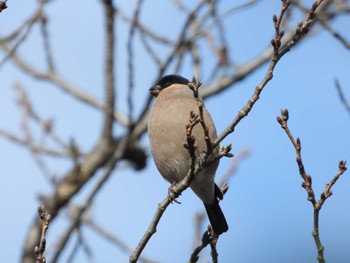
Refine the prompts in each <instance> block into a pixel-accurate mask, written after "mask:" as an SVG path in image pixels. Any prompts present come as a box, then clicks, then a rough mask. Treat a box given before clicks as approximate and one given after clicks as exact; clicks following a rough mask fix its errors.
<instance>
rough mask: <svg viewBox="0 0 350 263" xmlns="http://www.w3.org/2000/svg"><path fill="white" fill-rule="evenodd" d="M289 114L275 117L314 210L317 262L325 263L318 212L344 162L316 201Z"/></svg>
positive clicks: (338, 175)
mask: <svg viewBox="0 0 350 263" xmlns="http://www.w3.org/2000/svg"><path fill="white" fill-rule="evenodd" d="M288 119H289V113H288V110H287V109H284V110H282V111H281V117H280V116H277V121H278V123H279V124H280V125H281V127H282V128H283V130H284V131H285V132H286V134H287V136H288V138H289V140H290V141H291V143H292V144H293V146H294V149H295V152H296V162H297V165H298V168H299V174H300V176H301V177H302V179H303V183H302V184H301V186H302V187H303V188H304V189H305V190H306V192H307V195H308V198H307V200H308V201H310V202H311V204H312V206H313V208H314V228H313V230H312V236H313V237H314V240H315V244H316V248H317V252H318V254H317V260H318V262H319V263H325V262H326V261H325V258H324V255H323V252H324V246H323V245H322V243H321V239H320V234H319V213H320V210H321V208H322V206H323V204H324V202H325V201H326V199H327V198H328V197H330V196H331V195H332V191H331V188H332V186H333V185H334V184H335V183H336V182H337V180H338V179H339V177H340V176H341V175H342V174H343V173H344V172H345V171H346V169H347V168H346V161H340V162H339V165H338V173H337V174H336V175H335V176H334V178H333V179H332V180H331V181H330V182H329V183H328V184H327V185H326V187H325V189H324V191H323V192H322V193H321V197H320V199H319V200H318V201H317V200H316V198H315V194H314V190H313V189H312V178H311V176H310V175H309V174H307V173H306V171H305V168H304V164H303V159H302V156H301V142H300V139H299V138H296V139H294V137H293V135H292V133H291V132H290V130H289V127H288Z"/></svg>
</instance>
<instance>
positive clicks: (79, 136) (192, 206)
mask: <svg viewBox="0 0 350 263" xmlns="http://www.w3.org/2000/svg"><path fill="white" fill-rule="evenodd" d="M120 2H121V3H120V5H121V6H120V7H121V8H122V9H123V10H124V11H125V12H126V13H128V14H130V13H131V12H132V11H133V7H134V4H135V3H134V2H136V1H129V3H128V4H126V3H125V2H126V1H120ZM122 2H123V3H122ZM190 2H191V5H192V4H193V2H194V1H190ZM308 2H309V3H310V2H311V1H308ZM35 3H36V1H34V0H30V1H29V0H27V1H17V2H16V1H14V2H12V1H10V2H9V3H8V6H9V8H8V9H6V10H5V11H4V12H2V13H1V14H0V25H1V28H0V34H1V36H3V35H5V34H6V33H8V32H10V31H11V29H14V28H15V27H16V25H18V24H19V23H20V22H21V21H23V20H24V18H26V17H27V16H28V15H29V14H31V13H32V12H33V10H34V7H35ZM229 6H232V3H230V2H229V1H226V2H225V1H224V2H223V3H222V5H221V7H222V10H221V11H223V10H225V9H226V8H227V7H229ZM279 8H280V1H263V2H262V3H259V4H258V5H257V6H256V7H255V8H254V9H252V10H250V11H247V12H241V13H239V14H237V15H235V16H233V17H232V18H228V19H226V20H225V25H226V26H227V28H228V30H227V36H226V37H227V39H228V42H229V43H230V46H231V47H232V57H233V58H234V59H235V62H236V63H237V64H241V63H244V62H245V61H247V60H249V59H252V58H254V57H255V56H256V55H257V54H258V53H259V51H262V50H264V49H265V48H266V47H267V45H268V44H269V41H270V39H271V38H272V35H273V25H272V19H271V17H272V14H273V13H276V12H278V11H279ZM173 12H175V11H174V9H169V5H168V4H167V3H166V1H156V0H150V1H148V2H147V1H146V5H145V9H144V11H143V12H142V16H141V20H142V21H147V23H149V25H150V27H152V28H153V29H155V30H156V31H157V32H161V33H167V34H168V37H169V38H174V37H175V36H176V35H175V34H174V35H172V32H177V31H178V30H179V29H178V27H179V25H182V24H183V16H181V15H178V14H176V13H173ZM47 14H48V15H49V17H50V20H49V29H50V34H51V36H52V39H53V42H52V43H53V51H54V58H55V61H56V63H57V69H58V71H59V72H60V73H61V74H62V75H63V76H64V77H65V78H66V79H67V80H69V81H71V82H73V83H74V84H76V85H77V86H79V87H80V88H81V89H82V90H84V91H86V92H88V93H89V94H91V95H93V96H95V97H97V98H102V96H103V91H102V87H103V60H102V56H101V54H102V52H103V43H104V42H103V31H102V8H101V6H100V3H99V1H67V0H65V1H63V0H62V1H54V2H53V3H52V4H50V5H49V7H48V9H47ZM174 17H175V18H176V19H172V18H174ZM297 18H298V17H295V18H294V19H297ZM349 22H350V21H349V19H347V18H346V17H343V18H341V19H339V20H336V21H334V25H335V26H336V28H337V29H338V30H339V31H340V32H342V33H343V34H345V35H346V36H347V37H348V39H350V33H349V30H348V25H349ZM34 30H35V31H36V32H34V34H33V37H31V38H29V39H28V40H27V41H26V42H25V44H24V45H23V46H22V47H21V48H20V52H21V54H24V56H25V57H26V58H27V59H28V60H29V61H31V62H32V63H34V64H35V65H36V66H37V67H39V68H42V67H43V58H42V52H41V51H42V46H41V43H40V41H39V40H38V38H37V36H38V34H37V31H38V28H35V29H34ZM127 30H128V28H127V27H125V25H124V24H119V25H118V29H117V32H118V35H117V41H118V45H117V47H118V53H117V60H118V64H117V69H116V76H117V78H116V79H117V81H116V82H117V87H118V90H119V91H118V98H117V107H118V108H119V109H121V110H122V111H123V112H127V109H126V107H125V86H126V83H127V82H126V76H127V75H126V73H127V72H126V69H125V61H126V60H125V59H126V49H125V45H123V44H125V42H126V37H127ZM312 34H313V35H314V36H313V37H312V38H309V39H305V41H303V43H302V44H301V45H299V46H298V47H296V48H295V49H293V50H292V51H291V52H290V53H289V54H287V55H286V56H285V57H284V58H283V59H282V61H280V63H279V64H278V66H277V68H276V70H275V74H274V79H273V80H272V81H271V82H270V83H269V84H268V86H267V87H266V89H265V90H264V91H263V94H262V96H261V99H260V100H259V102H258V103H257V105H256V107H255V108H254V109H253V111H252V112H251V113H250V114H249V116H248V117H247V118H246V119H244V120H243V121H242V122H241V123H240V125H239V126H238V127H237V128H236V131H235V133H234V134H232V135H230V136H229V137H228V138H227V139H226V140H225V143H232V145H233V150H232V152H233V153H234V154H238V153H239V152H240V150H241V149H243V148H249V149H250V151H251V154H250V156H249V158H247V159H246V160H244V161H243V162H242V163H241V164H240V166H239V170H238V172H237V174H235V176H234V178H233V179H232V180H231V181H230V183H229V184H230V190H229V192H228V193H227V195H226V196H225V199H224V201H223V202H222V203H221V207H222V209H223V211H224V213H225V214H226V217H227V220H228V223H229V226H230V230H229V232H228V233H226V234H224V235H222V236H221V237H220V240H219V243H218V252H219V257H220V262H239V263H255V262H298V263H306V262H316V248H315V245H314V240H313V238H312V236H311V231H312V227H313V225H312V215H313V210H312V207H311V204H310V203H309V202H308V201H307V200H306V192H305V190H304V189H303V188H301V187H300V184H301V181H302V180H301V178H300V176H299V173H298V169H297V166H296V163H295V152H294V149H293V147H292V146H291V144H290V142H289V140H288V138H287V136H286V135H285V134H284V132H283V130H282V129H281V128H280V127H279V125H278V123H277V122H276V119H275V116H276V115H277V114H279V112H280V109H281V108H288V109H289V112H290V122H289V124H290V128H291V130H292V132H293V134H294V135H295V136H299V137H300V138H301V142H302V147H303V148H302V154H303V160H304V164H305V167H306V170H307V172H308V173H309V174H311V176H312V178H313V185H314V190H315V192H316V196H317V198H318V197H319V194H320V193H321V191H323V188H324V186H325V184H326V183H327V182H329V181H330V180H331V178H333V176H334V175H335V174H336V172H337V166H338V161H340V160H342V159H348V160H350V140H349V131H350V116H349V114H348V113H347V112H346V111H345V109H344V107H343V105H341V103H340V100H339V98H338V95H337V92H336V89H335V86H334V78H335V77H337V78H338V79H339V81H340V83H341V84H342V86H343V89H344V92H345V95H346V96H347V98H348V99H349V100H350V91H349V83H350V74H349V68H350V52H349V50H346V49H345V48H343V46H342V45H341V44H339V43H338V42H337V41H335V40H334V39H333V38H332V37H331V36H330V35H329V34H328V33H325V32H323V33H320V28H316V30H315V31H313V32H312ZM160 52H163V50H162V49H160ZM135 53H136V56H137V58H138V59H137V60H136V65H135V68H136V72H135V74H136V75H135V76H136V82H135V94H136V96H137V99H136V106H135V107H136V109H137V110H138V109H140V108H141V107H142V105H143V101H144V100H145V98H146V96H147V92H148V88H149V86H150V85H151V84H152V81H153V80H154V76H155V67H154V65H153V64H152V63H151V62H150V61H149V60H147V59H146V57H145V55H144V52H143V51H142V50H141V49H140V48H139V47H137V46H136V51H135ZM2 57H3V54H2V55H1V58H2ZM208 63H209V62H208ZM265 71H266V67H264V68H262V69H260V70H258V71H257V72H255V73H254V74H253V75H252V76H251V77H249V78H248V79H246V80H244V81H242V82H240V83H239V84H238V85H236V86H235V87H234V88H233V89H231V90H229V91H226V92H224V93H222V94H220V95H218V96H215V97H213V98H210V99H208V100H207V102H206V103H207V108H208V110H209V111H210V112H211V114H212V117H213V119H214V121H215V123H216V125H217V130H218V131H219V132H220V131H222V130H223V129H224V128H225V127H226V126H227V125H228V124H229V123H230V121H231V120H232V119H233V118H234V116H235V114H236V113H237V112H238V111H239V110H240V109H241V108H242V107H243V106H244V104H245V103H246V101H247V100H248V99H249V98H250V96H251V94H252V92H253V90H254V88H255V86H256V85H257V84H258V83H259V82H260V81H261V79H262V78H263V76H264V74H265ZM208 72H209V69H206V68H204V75H205V73H206V74H208ZM167 73H171V72H167ZM182 75H184V76H185V77H188V78H190V77H191V76H192V69H191V68H189V67H185V68H184V70H183V71H182ZM204 79H205V77H204ZM0 83H1V87H0V91H1V96H0V127H1V128H4V129H7V130H9V131H12V132H13V133H15V134H18V135H21V113H20V111H19V110H18V107H17V105H16V101H15V99H16V93H15V91H14V89H13V86H14V84H15V83H20V84H21V85H22V86H23V87H24V88H25V89H26V90H27V92H28V95H29V98H30V99H31V101H32V102H33V104H34V108H35V109H36V110H37V111H38V112H40V113H41V114H42V116H43V117H45V118H49V117H53V118H54V120H55V130H56V132H57V133H58V134H61V135H62V137H63V138H64V139H66V140H68V139H69V138H71V137H74V138H75V140H76V142H77V143H78V144H79V146H81V148H82V149H83V150H85V151H88V150H90V149H91V147H92V146H93V144H94V142H95V141H96V139H97V138H98V136H99V134H100V125H101V115H100V114H99V113H98V112H97V111H95V110H94V109H92V108H90V107H89V106H85V105H83V104H82V103H80V102H78V103H77V102H76V101H75V100H74V99H72V98H71V97H69V96H68V95H67V94H65V93H63V92H62V91H60V90H58V89H57V88H56V87H54V86H52V85H48V84H46V83H43V82H36V81H33V80H32V79H30V78H28V76H26V75H25V74H23V73H22V72H21V71H19V70H17V69H16V68H15V67H14V65H13V64H12V63H11V62H8V63H7V64H6V65H5V66H3V67H2V68H1V69H0ZM203 84H204V85H205V84H206V83H203ZM31 128H32V129H33V134H34V135H35V136H37V138H39V137H40V134H39V132H38V129H37V128H36V127H35V125H32V126H31ZM142 142H143V145H144V147H145V148H148V139H147V136H144V138H143V140H142ZM0 156H1V160H2V169H1V171H2V176H1V178H2V182H1V184H0V200H1V201H0V210H1V211H2V217H1V221H0V222H1V224H0V247H1V258H2V261H4V262H16V261H18V260H19V256H20V254H21V249H22V245H23V240H24V237H25V236H26V234H27V233H26V231H27V229H28V226H29V225H30V224H31V222H32V220H33V218H34V216H35V215H36V209H37V206H38V205H39V202H38V198H37V197H38V195H40V194H49V193H51V191H52V188H51V187H50V186H49V184H48V183H47V182H46V180H45V179H44V178H43V176H42V174H41V172H40V170H39V169H38V167H37V166H36V164H35V163H34V162H33V159H32V157H31V155H30V153H29V152H28V151H26V150H25V149H23V148H22V147H20V146H17V145H14V144H12V143H9V142H8V141H6V140H4V139H3V138H0ZM46 160H47V162H48V164H49V168H50V170H51V171H52V173H54V174H56V175H58V176H60V175H62V174H64V172H65V171H66V170H67V169H68V168H69V167H70V166H71V163H70V162H69V161H67V160H56V159H53V158H48V159H46ZM229 164H230V160H222V162H221V164H220V167H219V169H218V174H217V176H220V175H221V174H223V173H224V172H225V171H226V170H227V169H228V167H229ZM120 166H121V167H120V168H119V169H118V170H117V172H115V173H114V175H113V177H112V178H111V180H110V181H109V182H108V184H107V185H106V186H105V187H104V189H103V191H102V192H101V193H100V194H99V195H98V197H97V199H96V201H95V203H94V204H95V207H94V209H93V210H92V211H91V215H92V217H93V218H94V219H96V221H97V222H98V223H100V224H101V225H102V226H103V227H105V228H107V229H109V230H110V231H111V232H112V233H113V234H115V235H117V236H118V237H120V238H121V239H123V240H124V241H125V242H126V243H127V244H128V245H129V246H131V247H132V248H134V247H135V246H136V245H137V243H138V241H139V240H140V238H141V237H142V235H143V233H144V232H145V230H146V228H147V226H148V224H149V222H150V221H151V218H152V216H153V213H154V211H155V210H156V208H157V204H158V203H159V202H160V201H161V200H163V199H164V197H165V196H166V194H167V189H168V184H167V183H166V182H165V181H164V180H163V179H162V178H161V177H160V176H159V175H158V173H157V171H156V169H155V166H154V164H153V161H152V159H151V158H149V159H148V163H147V169H145V170H143V171H142V172H134V171H132V170H129V169H127V168H126V166H125V168H124V167H123V166H124V165H123V164H121V165H120ZM95 181H96V180H92V181H91V183H89V185H88V186H87V187H85V188H84V189H83V192H82V193H81V194H80V195H79V196H77V197H76V198H74V201H76V202H78V203H79V202H81V201H83V200H84V197H85V196H86V194H87V193H88V190H89V189H90V188H91V186H93V184H94V182H95ZM349 185H350V175H349V173H348V172H347V173H345V174H344V175H343V176H342V178H340V180H339V182H338V183H337V184H336V185H335V186H334V188H333V193H334V195H333V196H332V197H330V198H329V199H328V200H327V201H326V203H325V205H324V207H323V209H322V210H321V213H320V236H321V240H322V242H323V244H324V246H325V258H326V260H327V262H348V260H349V258H350V250H349V244H350V225H349V222H350V210H349V204H350V195H349ZM179 201H180V202H182V204H181V205H178V204H173V205H171V206H170V207H169V208H168V209H167V211H166V213H165V215H164V216H163V218H162V220H161V222H160V224H159V227H158V232H157V233H156V234H155V235H154V236H153V238H152V239H151V241H150V243H149V244H148V246H147V248H146V249H145V251H144V255H146V256H148V257H150V258H152V259H155V260H157V261H159V262H186V261H187V260H188V258H189V256H190V254H191V251H192V246H193V224H194V213H195V212H198V211H200V210H201V209H203V207H202V204H201V202H200V201H199V200H198V198H197V197H196V196H195V195H194V194H193V193H192V192H191V191H186V192H185V193H184V194H183V195H182V196H181V197H180V199H179ZM65 213H66V211H62V213H61V214H62V215H63V216H62V218H63V219H60V220H58V221H55V222H54V224H53V225H52V226H51V227H50V229H49V234H48V238H47V242H48V252H50V247H52V246H53V245H54V244H53V243H52V242H53V241H54V240H53V238H57V236H58V235H59V234H60V233H61V232H62V231H64V229H65V226H66V225H67V220H66V216H64V214H65ZM83 233H84V235H85V237H87V238H88V239H89V244H90V246H91V247H92V248H93V251H94V259H95V262H127V260H128V257H129V255H127V254H125V253H124V252H122V251H119V250H118V249H116V248H115V247H113V246H111V245H110V244H109V243H108V242H106V241H104V240H103V239H101V238H99V237H98V236H96V235H95V234H94V233H93V232H92V231H91V230H89V229H88V228H87V229H84V230H83ZM73 243H74V242H70V248H72V245H73ZM69 251H70V250H69ZM66 256H67V254H65V255H64V257H63V258H62V261H61V262H65V260H66ZM208 257H209V256H208V250H206V251H205V252H204V253H203V255H202V256H201V261H200V262H207V260H206V259H208ZM76 262H87V260H86V258H85V257H84V256H83V255H82V253H80V254H79V256H78V259H77V261H76Z"/></svg>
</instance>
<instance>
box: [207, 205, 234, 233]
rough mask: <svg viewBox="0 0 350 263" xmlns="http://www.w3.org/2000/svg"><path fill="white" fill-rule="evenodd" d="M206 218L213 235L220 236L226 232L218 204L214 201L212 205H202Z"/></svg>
mask: <svg viewBox="0 0 350 263" xmlns="http://www.w3.org/2000/svg"><path fill="white" fill-rule="evenodd" d="M204 206H205V210H206V211H207V214H208V218H209V221H210V224H211V227H212V228H213V230H214V232H215V234H217V235H221V234H222V233H224V232H226V231H227V230H228V225H227V222H226V219H225V216H224V213H223V212H222V210H221V208H220V206H219V203H218V202H217V201H216V200H215V201H214V203H213V204H210V205H207V204H204Z"/></svg>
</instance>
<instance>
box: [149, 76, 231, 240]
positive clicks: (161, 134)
mask: <svg viewBox="0 0 350 263" xmlns="http://www.w3.org/2000/svg"><path fill="white" fill-rule="evenodd" d="M188 83H189V80H188V79H186V78H184V77H182V76H180V75H166V76H164V77H163V78H161V79H160V80H159V81H158V83H157V84H156V85H154V86H153V87H151V88H150V90H149V91H150V93H151V94H152V95H153V96H154V97H155V102H154V104H153V107H152V109H151V112H150V116H149V120H148V136H149V141H150V148H151V153H152V156H153V159H154V162H155V165H156V167H157V169H158V171H159V172H160V174H161V175H162V177H163V178H164V179H165V180H167V181H168V182H169V183H171V184H172V185H173V184H174V183H177V182H179V181H181V180H182V179H183V178H184V177H185V176H186V174H187V173H188V171H189V170H190V164H191V157H190V154H189V151H188V149H186V148H185V147H184V144H186V142H187V137H186V125H188V124H189V120H190V112H193V113H195V114H198V113H199V108H198V101H197V100H196V98H195V97H194V95H193V91H192V90H191V89H190V88H189V87H188ZM199 100H200V102H203V101H202V98H201V97H199ZM203 119H204V122H205V124H206V126H207V127H208V129H209V138H210V140H211V141H213V140H214V139H216V137H217V133H216V128H215V124H214V122H213V120H212V118H211V116H210V114H209V112H208V111H207V109H206V108H205V106H204V104H203ZM192 135H193V136H194V138H195V148H194V149H195V154H196V157H197V158H198V157H199V158H200V155H201V154H202V153H203V151H205V150H206V149H207V144H206V142H205V139H204V138H205V137H204V130H203V127H202V126H201V125H200V124H199V125H196V126H194V128H193V131H192ZM218 152H219V147H218V146H217V147H216V148H215V149H213V150H212V153H211V155H209V157H208V161H209V165H208V166H206V167H205V168H204V169H203V170H202V171H201V172H199V173H198V175H196V176H195V177H194V179H193V181H192V182H191V184H190V188H191V189H192V191H193V192H194V193H195V194H196V195H197V196H198V197H199V198H200V199H201V200H202V202H203V203H204V207H205V210H206V212H207V214H208V218H209V222H210V225H211V227H212V229H213V231H214V233H215V234H216V235H221V234H222V233H224V232H226V231H227V230H228V224H227V221H226V219H225V216H224V214H223V212H222V210H221V208H220V206H219V203H218V199H222V198H223V195H222V192H221V190H220V189H219V187H218V186H217V185H216V184H215V182H214V177H215V173H216V169H217V167H218V165H219V160H218V159H217V158H215V157H216V156H217V154H218Z"/></svg>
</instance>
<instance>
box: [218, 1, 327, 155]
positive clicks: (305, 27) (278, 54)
mask: <svg viewBox="0 0 350 263" xmlns="http://www.w3.org/2000/svg"><path fill="white" fill-rule="evenodd" d="M290 3H291V2H290V0H284V1H282V8H281V12H280V14H279V17H277V16H276V15H274V16H273V22H274V26H275V38H274V39H272V40H271V44H272V46H273V50H274V51H273V55H272V58H271V62H270V65H269V68H268V70H267V72H266V75H265V77H264V79H263V80H262V81H261V82H260V84H259V85H258V86H257V87H256V88H255V91H254V94H253V95H252V97H251V98H250V100H249V101H248V102H247V104H246V105H245V106H244V107H243V108H242V109H241V110H240V111H239V112H238V115H237V116H236V117H235V118H234V120H233V121H232V122H231V124H230V125H229V126H228V127H227V128H226V129H225V130H224V131H223V132H222V133H221V134H220V135H219V136H218V137H217V139H216V140H215V141H214V142H212V147H213V148H215V147H216V146H217V145H218V144H219V143H220V142H221V141H222V140H223V139H224V138H226V136H227V135H228V134H230V133H232V132H233V131H234V130H235V127H236V126H237V124H238V123H239V122H240V121H241V120H242V119H243V118H245V117H246V116H247V115H248V114H249V112H250V111H251V110H252V108H253V107H254V105H255V103H256V102H257V101H258V100H259V97H260V94H261V92H262V91H263V89H264V88H265V86H266V85H267V83H269V82H270V80H271V79H272V78H273V71H274V69H275V67H276V65H277V63H278V61H279V60H280V59H281V58H282V57H283V56H284V55H285V54H286V53H287V52H289V51H290V49H291V48H292V47H293V46H294V45H295V44H296V43H297V42H299V41H300V39H301V37H302V36H304V35H306V34H307V32H308V31H309V26H310V25H311V24H312V22H313V20H314V17H315V12H316V10H317V8H318V6H319V5H320V4H321V3H322V0H318V1H316V2H314V4H313V5H312V7H311V9H310V10H309V12H308V14H307V16H306V18H305V20H304V21H302V22H300V23H299V24H298V27H297V29H296V32H295V34H294V36H293V38H292V40H291V41H289V42H288V43H287V44H286V45H285V46H282V38H283V36H284V31H283V30H280V25H281V21H282V19H283V16H284V14H285V12H286V10H287V9H288V7H289V6H290ZM281 46H282V47H283V49H282V50H280V48H281Z"/></svg>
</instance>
